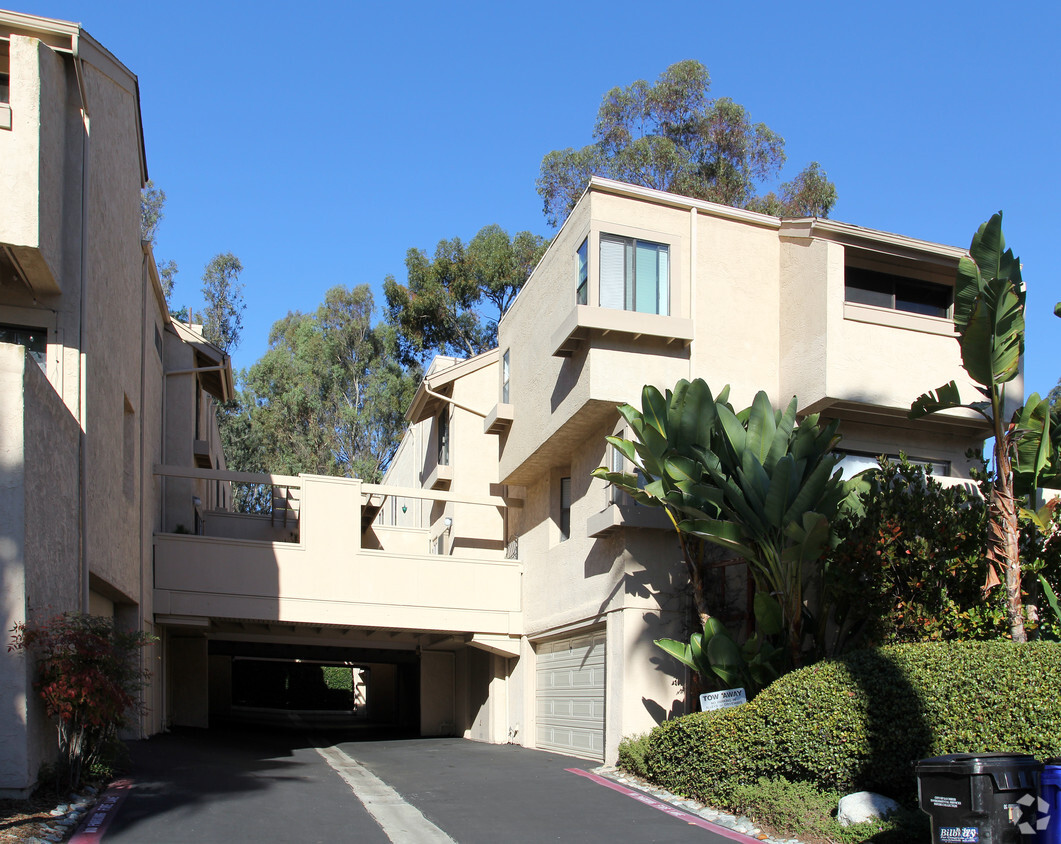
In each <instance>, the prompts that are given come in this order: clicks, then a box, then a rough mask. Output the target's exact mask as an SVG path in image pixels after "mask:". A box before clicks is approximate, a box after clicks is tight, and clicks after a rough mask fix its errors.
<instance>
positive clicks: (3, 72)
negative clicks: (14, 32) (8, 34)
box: [0, 41, 11, 105]
mask: <svg viewBox="0 0 1061 844" xmlns="http://www.w3.org/2000/svg"><path fill="white" fill-rule="evenodd" d="M9 49H10V48H9V47H8V42H7V41H4V42H0V103H4V104H5V105H6V104H8V103H10V102H11V75H10V74H11V57H10V56H9V55H8V50H9Z"/></svg>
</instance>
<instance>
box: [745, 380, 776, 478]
mask: <svg viewBox="0 0 1061 844" xmlns="http://www.w3.org/2000/svg"><path fill="white" fill-rule="evenodd" d="M776 430H777V419H776V417H775V415H774V408H773V405H771V404H770V399H769V398H768V397H767V395H766V393H765V392H763V391H762V390H760V391H759V392H757V393H756V394H755V398H754V399H752V406H751V413H750V414H749V415H748V434H747V437H746V438H745V442H744V448H745V452H744V454H745V457H747V455H749V454H750V455H751V456H752V457H754V458H755V460H756V461H757V462H758V463H760V464H763V463H765V462H766V458H767V455H768V454H769V453H770V448H771V447H772V446H773V444H774V432H775V431H776Z"/></svg>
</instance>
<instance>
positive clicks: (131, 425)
mask: <svg viewBox="0 0 1061 844" xmlns="http://www.w3.org/2000/svg"><path fill="white" fill-rule="evenodd" d="M124 411H125V412H124V413H123V414H122V489H123V491H124V492H125V498H126V500H127V501H132V500H133V499H134V498H135V497H136V468H137V466H136V413H135V412H134V411H133V405H132V402H130V401H129V397H128V396H125V407H124Z"/></svg>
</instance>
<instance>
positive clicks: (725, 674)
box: [706, 632, 744, 686]
mask: <svg viewBox="0 0 1061 844" xmlns="http://www.w3.org/2000/svg"><path fill="white" fill-rule="evenodd" d="M706 650H707V660H708V662H709V663H710V664H711V670H712V671H714V672H715V674H717V675H718V676H719V678H721V680H722V681H723V682H724V683H726V684H728V685H730V686H735V685H737V684H738V683H739V682H740V675H741V668H742V667H743V665H744V659H743V657H741V652H740V648H739V647H738V646H737V643H736V642H734V641H733V639H731V638H730V635H729V634H728V633H726V632H720V633H716V634H715V635H714V636H712V637H711V638H710V639H708V640H707V648H706Z"/></svg>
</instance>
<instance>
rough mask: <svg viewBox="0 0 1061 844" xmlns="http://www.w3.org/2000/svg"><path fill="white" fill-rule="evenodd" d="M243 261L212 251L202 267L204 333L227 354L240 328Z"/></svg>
mask: <svg viewBox="0 0 1061 844" xmlns="http://www.w3.org/2000/svg"><path fill="white" fill-rule="evenodd" d="M241 272H243V264H241V263H240V260H239V258H237V257H236V256H235V255H233V254H232V253H231V252H223V253H220V254H218V255H215V256H214V257H213V258H212V259H211V260H210V263H209V264H207V265H206V267H205V268H204V269H203V303H204V308H203V311H202V313H201V314H199V318H200V319H201V320H202V323H203V336H204V337H205V338H206V339H207V340H209V341H210V342H211V343H213V344H214V345H215V346H217V347H218V348H219V349H221V351H223V352H225V353H226V354H228V353H230V352H231V351H232V349H234V348H235V347H236V346H238V345H239V338H240V334H241V333H242V331H243V311H244V310H246V307H247V306H246V305H245V304H244V302H243V284H242V283H241V282H240V280H239V274H240V273H241Z"/></svg>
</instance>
